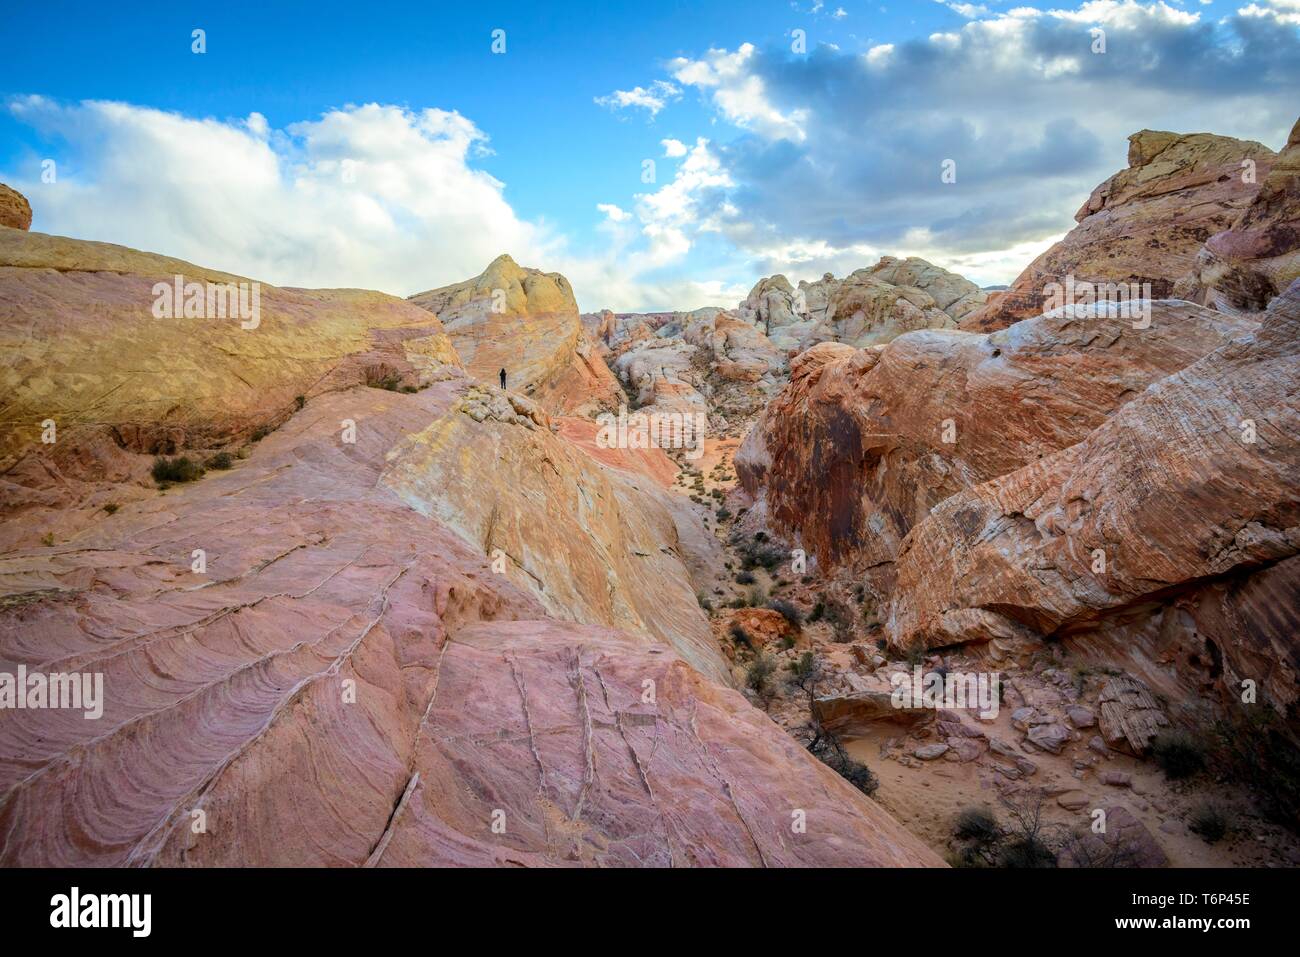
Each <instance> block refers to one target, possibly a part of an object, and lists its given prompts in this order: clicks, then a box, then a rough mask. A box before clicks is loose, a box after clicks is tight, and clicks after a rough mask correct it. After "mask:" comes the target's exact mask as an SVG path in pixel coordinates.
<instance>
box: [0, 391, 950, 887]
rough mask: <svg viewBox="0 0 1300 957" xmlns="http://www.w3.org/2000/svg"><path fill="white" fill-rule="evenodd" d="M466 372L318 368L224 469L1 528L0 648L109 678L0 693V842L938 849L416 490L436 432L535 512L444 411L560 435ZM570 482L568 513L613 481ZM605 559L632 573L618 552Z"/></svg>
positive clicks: (780, 858) (22, 857) (508, 507)
mask: <svg viewBox="0 0 1300 957" xmlns="http://www.w3.org/2000/svg"><path fill="white" fill-rule="evenodd" d="M471 388H472V387H471V386H470V385H469V384H468V383H466V382H464V381H448V382H442V383H436V384H434V385H432V386H430V387H429V388H427V389H424V390H423V391H421V392H419V393H418V394H412V395H405V394H401V393H394V392H388V391H384V390H378V389H367V388H361V387H357V388H352V389H347V390H343V391H337V392H331V393H329V394H325V395H322V396H319V397H317V398H314V399H312V400H311V401H309V402H308V403H307V405H306V407H305V408H304V409H303V410H301V411H300V412H298V413H297V414H296V415H294V416H293V417H292V418H290V419H289V420H288V421H287V422H286V423H285V424H284V425H283V426H282V427H281V428H280V429H279V430H277V431H276V432H274V433H272V434H271V435H269V436H268V437H267V438H266V439H264V440H263V441H262V442H261V443H260V444H259V445H258V446H257V447H256V449H255V451H254V452H253V454H252V456H251V457H250V458H249V459H247V460H246V461H243V462H240V463H238V464H237V465H236V467H235V468H234V469H232V470H230V471H226V472H219V473H209V475H208V476H207V477H205V478H204V479H203V480H201V481H200V482H198V483H196V484H193V485H186V486H178V487H174V488H172V489H171V490H169V491H168V492H167V493H166V494H165V495H158V494H156V493H155V494H154V495H153V496H151V497H149V498H148V499H146V500H142V501H136V502H131V503H129V504H126V505H124V506H123V507H122V508H121V509H120V510H119V511H117V512H116V513H115V514H113V515H111V516H105V515H102V514H101V515H100V517H99V518H98V519H97V520H95V521H92V522H88V523H86V524H85V525H84V526H83V527H82V528H81V529H80V530H79V531H77V532H76V533H75V534H71V535H70V536H69V537H68V538H67V539H66V540H62V541H59V542H58V543H57V544H55V545H53V546H50V547H46V546H40V547H32V548H23V549H18V550H11V551H10V552H9V553H7V554H6V556H5V558H4V560H3V562H2V563H0V591H2V592H3V594H4V599H5V600H4V601H3V603H0V670H4V671H6V672H9V673H14V672H15V670H16V667H17V666H18V665H19V664H22V665H25V666H26V667H28V668H29V669H32V670H38V669H40V670H47V671H59V670H62V671H85V672H100V673H103V675H104V685H103V688H104V699H103V713H102V717H100V718H99V719H98V720H85V719H84V718H83V716H82V713H81V712H80V711H69V710H49V709H45V710H24V711H12V712H6V719H5V720H4V721H3V722H0V863H2V864H3V865H4V866H15V865H31V864H43V865H87V864H95V865H120V864H140V865H149V864H169V865H198V864H227V865H309V866H315V865H338V866H345V865H360V864H363V863H370V864H383V865H393V864H406V865H417V864H418V865H432V864H464V863H478V864H492V863H501V864H505V863H522V864H530V865H576V864H627V865H637V864H649V863H664V864H668V863H675V864H683V865H685V864H769V865H777V864H808V865H812V864H828V865H829V864H862V865H885V864H897V865H914V864H936V863H938V861H937V859H936V858H935V857H934V855H933V854H931V853H930V852H929V851H927V850H926V849H924V848H923V847H922V846H921V845H920V844H919V843H918V842H917V841H916V840H915V839H913V838H912V837H910V836H909V835H908V834H907V833H906V832H905V831H903V829H902V828H901V827H899V826H898V825H897V824H896V823H894V822H893V821H892V820H891V819H890V818H889V817H888V816H887V815H886V814H885V813H884V812H883V811H881V810H880V809H879V808H877V807H876V806H875V805H873V804H872V803H871V802H870V801H868V800H866V799H864V798H862V797H861V796H860V795H858V794H857V793H856V792H855V791H853V789H852V788H850V787H849V786H848V785H847V784H846V783H845V782H843V781H842V780H841V779H839V778H838V777H837V776H836V775H834V774H833V773H832V772H830V771H829V770H828V769H826V768H824V767H822V766H821V765H820V764H819V763H818V762H816V761H815V760H813V759H812V758H810V757H809V756H808V755H807V754H806V753H805V752H804V751H803V750H802V749H801V748H800V747H799V746H798V745H797V743H795V742H793V741H792V740H791V739H790V738H788V737H787V736H786V735H785V734H784V733H782V732H781V731H780V730H779V729H778V728H777V727H776V726H775V725H773V724H772V723H771V722H770V721H769V720H768V719H767V718H766V717H765V716H763V715H762V714H761V713H760V712H758V711H756V710H754V709H753V708H752V707H750V706H749V705H748V704H747V703H746V702H745V701H744V699H743V698H742V697H741V696H740V695H738V694H737V693H735V692H734V691H730V690H726V689H724V688H723V687H722V686H720V685H718V684H716V683H714V682H713V681H711V680H710V679H708V678H706V677H705V676H704V675H702V674H701V673H700V671H697V670H696V669H694V668H692V667H690V666H689V665H687V664H686V662H684V661H683V660H682V658H681V657H680V656H679V655H678V654H677V653H676V652H675V651H674V650H673V648H672V646H671V645H670V644H668V643H666V642H664V641H662V640H660V639H658V638H657V637H655V635H653V634H652V633H651V631H650V630H641V631H638V632H629V631H619V630H616V629H611V628H608V627H600V626H593V625H581V624H577V623H574V622H568V621H559V620H555V619H554V618H551V617H549V615H548V611H547V608H546V607H545V600H548V599H549V594H548V593H549V590H550V588H551V587H552V585H553V583H551V582H549V581H545V580H544V582H543V584H545V585H546V588H544V589H542V590H541V595H542V597H541V598H539V597H536V595H537V593H538V589H534V588H521V587H519V586H517V585H516V584H515V579H516V578H517V577H518V576H517V575H511V574H497V573H496V572H494V571H493V570H492V567H491V559H490V556H487V555H485V554H484V553H483V549H482V547H481V542H480V541H479V540H478V539H477V538H476V537H475V536H472V535H468V536H467V535H466V534H464V533H463V532H460V533H458V531H457V530H456V529H453V528H452V527H451V526H450V525H448V524H447V523H445V522H443V521H442V520H441V519H440V518H439V517H438V515H437V509H436V508H435V507H432V504H430V503H432V502H433V501H434V499H435V498H441V497H444V496H445V497H446V498H447V499H449V500H455V501H458V502H462V503H465V504H468V501H467V500H468V499H469V497H470V493H469V491H461V490H460V489H448V490H430V489H423V488H421V487H420V485H419V483H418V482H417V480H416V479H417V477H418V476H419V475H420V474H421V473H420V468H421V467H422V466H420V463H422V462H424V459H425V456H427V455H428V454H429V450H430V448H431V447H432V446H433V444H434V443H435V440H437V441H439V442H442V446H441V447H442V448H443V450H444V451H445V452H446V453H448V454H449V455H456V456H461V457H463V458H465V459H466V460H467V461H466V463H465V471H464V472H463V473H462V475H461V477H460V479H459V483H460V484H461V485H463V486H465V487H466V489H469V488H472V489H474V490H475V492H476V494H478V495H480V496H483V497H484V498H495V499H496V500H497V501H498V503H499V504H498V508H497V514H498V515H499V516H500V517H499V520H498V522H499V528H500V531H498V532H493V533H492V534H496V535H498V536H499V537H500V539H501V540H502V541H505V542H513V541H517V540H519V539H520V538H521V537H523V538H526V537H527V535H528V532H527V529H526V528H524V527H523V526H522V523H523V522H524V521H526V519H527V517H526V516H522V517H521V516H520V515H519V514H518V512H520V511H522V510H523V509H522V506H521V505H519V504H517V503H514V502H510V501H509V498H510V496H511V495H516V496H518V497H519V498H521V499H522V498H524V497H527V496H531V495H534V494H535V493H536V492H537V491H538V490H537V489H535V488H533V487H532V486H531V485H524V486H522V487H520V488H517V489H512V488H509V487H507V486H506V485H505V480H506V479H510V480H511V481H513V480H514V478H515V476H512V475H507V474H501V475H499V476H498V477H497V479H496V480H494V479H493V473H492V470H491V469H490V468H489V469H487V470H486V471H478V470H477V468H476V466H475V465H474V462H475V461H477V458H478V457H482V459H483V460H484V461H486V460H487V458H488V457H489V454H490V453H489V452H480V451H479V450H477V449H476V448H475V447H474V446H475V443H474V442H473V441H472V440H471V439H470V438H469V437H468V436H470V435H471V434H472V433H474V432H475V431H478V433H479V434H480V436H481V444H482V445H483V447H484V448H485V449H487V450H492V451H495V452H498V453H500V455H501V457H502V458H503V459H504V460H507V461H508V460H509V458H510V457H511V456H512V455H516V456H517V455H519V454H521V453H522V452H523V450H524V448H525V447H526V446H527V445H528V444H529V443H537V447H536V448H535V449H532V453H535V454H538V455H539V456H540V457H539V459H538V460H537V461H539V462H541V463H542V466H543V469H542V470H543V471H552V470H558V471H560V472H563V471H564V470H566V469H567V468H568V467H569V463H568V462H567V460H566V452H565V451H564V450H563V449H562V448H560V446H559V443H560V442H561V440H560V439H558V438H554V437H551V436H550V433H549V431H548V430H545V429H542V428H541V427H540V426H539V425H538V423H537V422H536V421H534V419H533V416H532V415H522V414H521V413H520V412H519V410H518V409H516V408H514V406H513V405H512V406H511V410H510V412H509V413H506V412H505V410H504V409H497V410H494V411H492V412H491V413H490V414H489V415H487V416H485V417H484V421H483V422H481V423H480V422H477V421H476V420H475V419H474V418H472V417H471V416H470V415H468V414H467V413H466V411H465V406H466V403H467V398H469V393H470V391H471ZM525 411H527V407H525ZM498 413H499V416H498ZM511 416H514V417H515V418H518V419H521V420H522V421H509V422H507V421H502V419H508V418H510V417H511ZM342 417H351V418H353V419H355V421H356V423H357V426H358V428H357V435H356V442H355V443H345V442H342V441H340V439H339V434H338V432H337V430H336V428H335V426H336V423H337V422H338V421H339V420H340V418H342ZM431 423H432V425H431ZM530 426H531V427H530ZM516 433H517V435H516ZM572 454H575V455H576V454H580V453H576V452H575V453H572ZM548 458H549V461H550V464H549V465H547V461H548ZM585 467H586V468H588V469H591V470H599V466H596V465H595V464H594V462H592V463H588V464H587V465H585ZM498 480H499V481H500V482H501V484H499V485H497V486H496V487H495V489H493V487H492V484H491V483H492V482H493V481H498ZM538 481H544V480H543V479H538ZM545 481H549V480H545ZM556 481H559V480H558V479H557V480H556ZM583 486H584V487H585V489H586V491H585V493H583V492H578V493H577V494H578V496H579V500H575V501H574V502H572V503H571V505H572V507H573V508H574V509H575V511H577V512H578V513H579V518H577V519H574V520H573V521H578V520H581V519H582V514H583V513H584V512H585V521H587V522H588V523H590V522H592V521H594V520H595V516H596V515H597V514H598V513H600V512H602V511H607V512H611V513H612V512H613V511H614V510H615V509H616V508H618V507H619V504H621V503H616V501H615V500H616V499H621V498H626V497H629V496H632V495H634V494H635V492H634V490H628V489H625V488H619V487H618V484H617V483H616V482H614V481H613V480H605V481H604V482H602V481H601V480H600V479H599V477H597V476H592V475H588V476H587V480H586V481H585V482H584V483H583ZM551 491H553V492H555V493H556V494H562V493H563V489H562V488H561V486H559V485H557V486H556V487H555V488H554V489H552V490H551ZM582 494H586V495H588V496H590V497H591V501H590V502H587V503H584V502H583V501H582V500H581V495H582ZM413 499H418V500H419V502H424V503H426V507H417V508H413V507H412V504H413ZM417 504H418V502H417ZM637 507H638V508H641V509H643V510H644V511H645V512H646V515H647V516H648V517H646V518H643V519H642V521H648V522H651V523H653V522H654V521H655V519H654V517H653V516H654V509H653V508H652V507H651V508H645V506H644V503H637ZM562 531H563V529H562V528H560V527H558V526H557V527H554V528H548V533H549V534H551V535H552V536H558V535H560V534H561V533H562ZM652 532H653V529H649V528H648V527H647V528H644V529H639V528H637V527H633V528H630V529H627V530H624V531H623V532H622V533H621V537H620V539H619V541H618V542H615V541H612V540H610V541H604V542H602V541H598V540H597V538H596V537H593V538H591V539H590V540H589V542H588V543H587V545H586V547H587V548H588V549H593V550H594V549H597V548H602V547H609V548H611V549H612V548H615V547H623V548H627V549H629V550H630V549H634V548H636V547H638V544H639V542H640V539H639V536H640V535H641V534H650V533H652ZM534 544H535V543H534ZM665 544H667V543H665ZM195 549H203V550H204V551H205V552H206V569H205V571H204V572H203V573H201V574H200V573H195V572H194V571H192V564H191V562H192V556H193V553H194V550H195ZM574 557H575V560H581V556H574ZM605 557H606V559H607V560H608V561H610V562H611V566H610V567H611V572H610V577H609V578H608V580H607V581H602V582H601V583H600V588H601V589H602V590H608V591H609V592H610V593H611V594H613V593H618V594H620V595H625V594H626V593H627V592H628V591H629V590H634V589H636V588H640V587H643V585H644V584H645V583H646V582H652V581H653V580H654V574H653V573H652V572H648V571H645V570H644V568H645V566H643V565H641V564H640V563H642V562H643V561H647V562H652V563H653V562H666V561H668V560H669V559H668V558H667V557H666V556H664V555H663V554H662V553H659V554H656V555H651V556H638V555H635V554H628V555H626V556H624V557H620V556H616V555H613V554H610V555H607V556H605ZM620 561H624V562H631V563H636V564H637V565H638V569H640V570H639V572H638V573H639V574H642V575H645V576H646V579H645V581H644V582H637V583H628V582H620V581H618V580H617V578H616V574H617V573H616V572H614V571H613V570H612V569H613V568H614V567H616V566H617V565H618V564H619V563H620ZM688 597H690V596H689V595H688ZM657 600H658V601H660V602H661V603H663V604H669V603H671V600H672V599H671V596H664V595H662V594H660V595H658V596H657ZM690 600H691V603H692V604H694V599H693V598H691V599H690ZM647 681H650V682H653V684H652V685H651V687H653V688H654V689H655V694H654V695H652V696H651V698H650V699H647V698H646V696H645V695H646V691H645V689H646V687H647V685H646V682H647ZM795 807H798V808H805V809H807V810H808V817H809V821H810V824H809V828H808V833H807V834H806V835H794V836H792V835H791V833H790V826H789V822H790V809H791V808H795ZM196 810H199V811H202V812H203V814H204V819H205V823H206V833H205V834H195V833H194V831H193V829H192V827H191V824H192V822H193V820H194V815H193V812H194V811H196ZM497 811H501V812H503V813H504V814H505V823H506V827H505V830H504V833H500V834H497V833H494V831H493V829H492V825H493V815H494V813H495V812H497Z"/></svg>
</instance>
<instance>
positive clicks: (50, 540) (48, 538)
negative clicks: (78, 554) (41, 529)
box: [41, 532, 54, 548]
mask: <svg viewBox="0 0 1300 957" xmlns="http://www.w3.org/2000/svg"><path fill="white" fill-rule="evenodd" d="M41 544H42V545H44V546H45V547H46V548H50V547H52V546H53V545H54V533H53V532H46V533H45V534H44V535H42V536H41Z"/></svg>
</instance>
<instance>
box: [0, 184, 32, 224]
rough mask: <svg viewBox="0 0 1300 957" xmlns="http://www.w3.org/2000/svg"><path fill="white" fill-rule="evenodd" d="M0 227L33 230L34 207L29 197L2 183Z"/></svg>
mask: <svg viewBox="0 0 1300 957" xmlns="http://www.w3.org/2000/svg"><path fill="white" fill-rule="evenodd" d="M0 226H8V227H9V228H10V229H31V228H32V207H31V204H30V203H28V202H27V197H26V196H24V195H23V194H22V193H20V192H18V190H16V189H12V188H10V187H8V186H6V185H5V184H4V183H0Z"/></svg>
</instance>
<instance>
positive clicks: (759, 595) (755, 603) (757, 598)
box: [749, 585, 767, 608]
mask: <svg viewBox="0 0 1300 957" xmlns="http://www.w3.org/2000/svg"><path fill="white" fill-rule="evenodd" d="M765 604H767V591H766V589H764V588H763V586H762V585H755V586H754V587H753V588H751V589H750V590H749V607H750V608H762V607H763V606H764V605H765Z"/></svg>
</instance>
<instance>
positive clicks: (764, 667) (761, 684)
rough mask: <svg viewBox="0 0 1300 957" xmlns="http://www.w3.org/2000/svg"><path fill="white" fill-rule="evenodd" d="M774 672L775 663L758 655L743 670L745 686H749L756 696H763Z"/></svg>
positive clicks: (764, 656) (765, 656) (766, 657)
mask: <svg viewBox="0 0 1300 957" xmlns="http://www.w3.org/2000/svg"><path fill="white" fill-rule="evenodd" d="M774 671H776V662H774V661H773V660H772V659H771V658H770V657H769V656H767V655H758V656H757V657H756V658H754V660H753V661H751V662H750V663H749V667H748V668H747V669H746V670H745V684H747V685H749V687H750V688H751V689H753V691H754V692H755V693H756V694H760V695H761V694H764V693H765V692H766V691H767V686H768V681H769V680H770V679H771V677H772V672H774Z"/></svg>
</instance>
